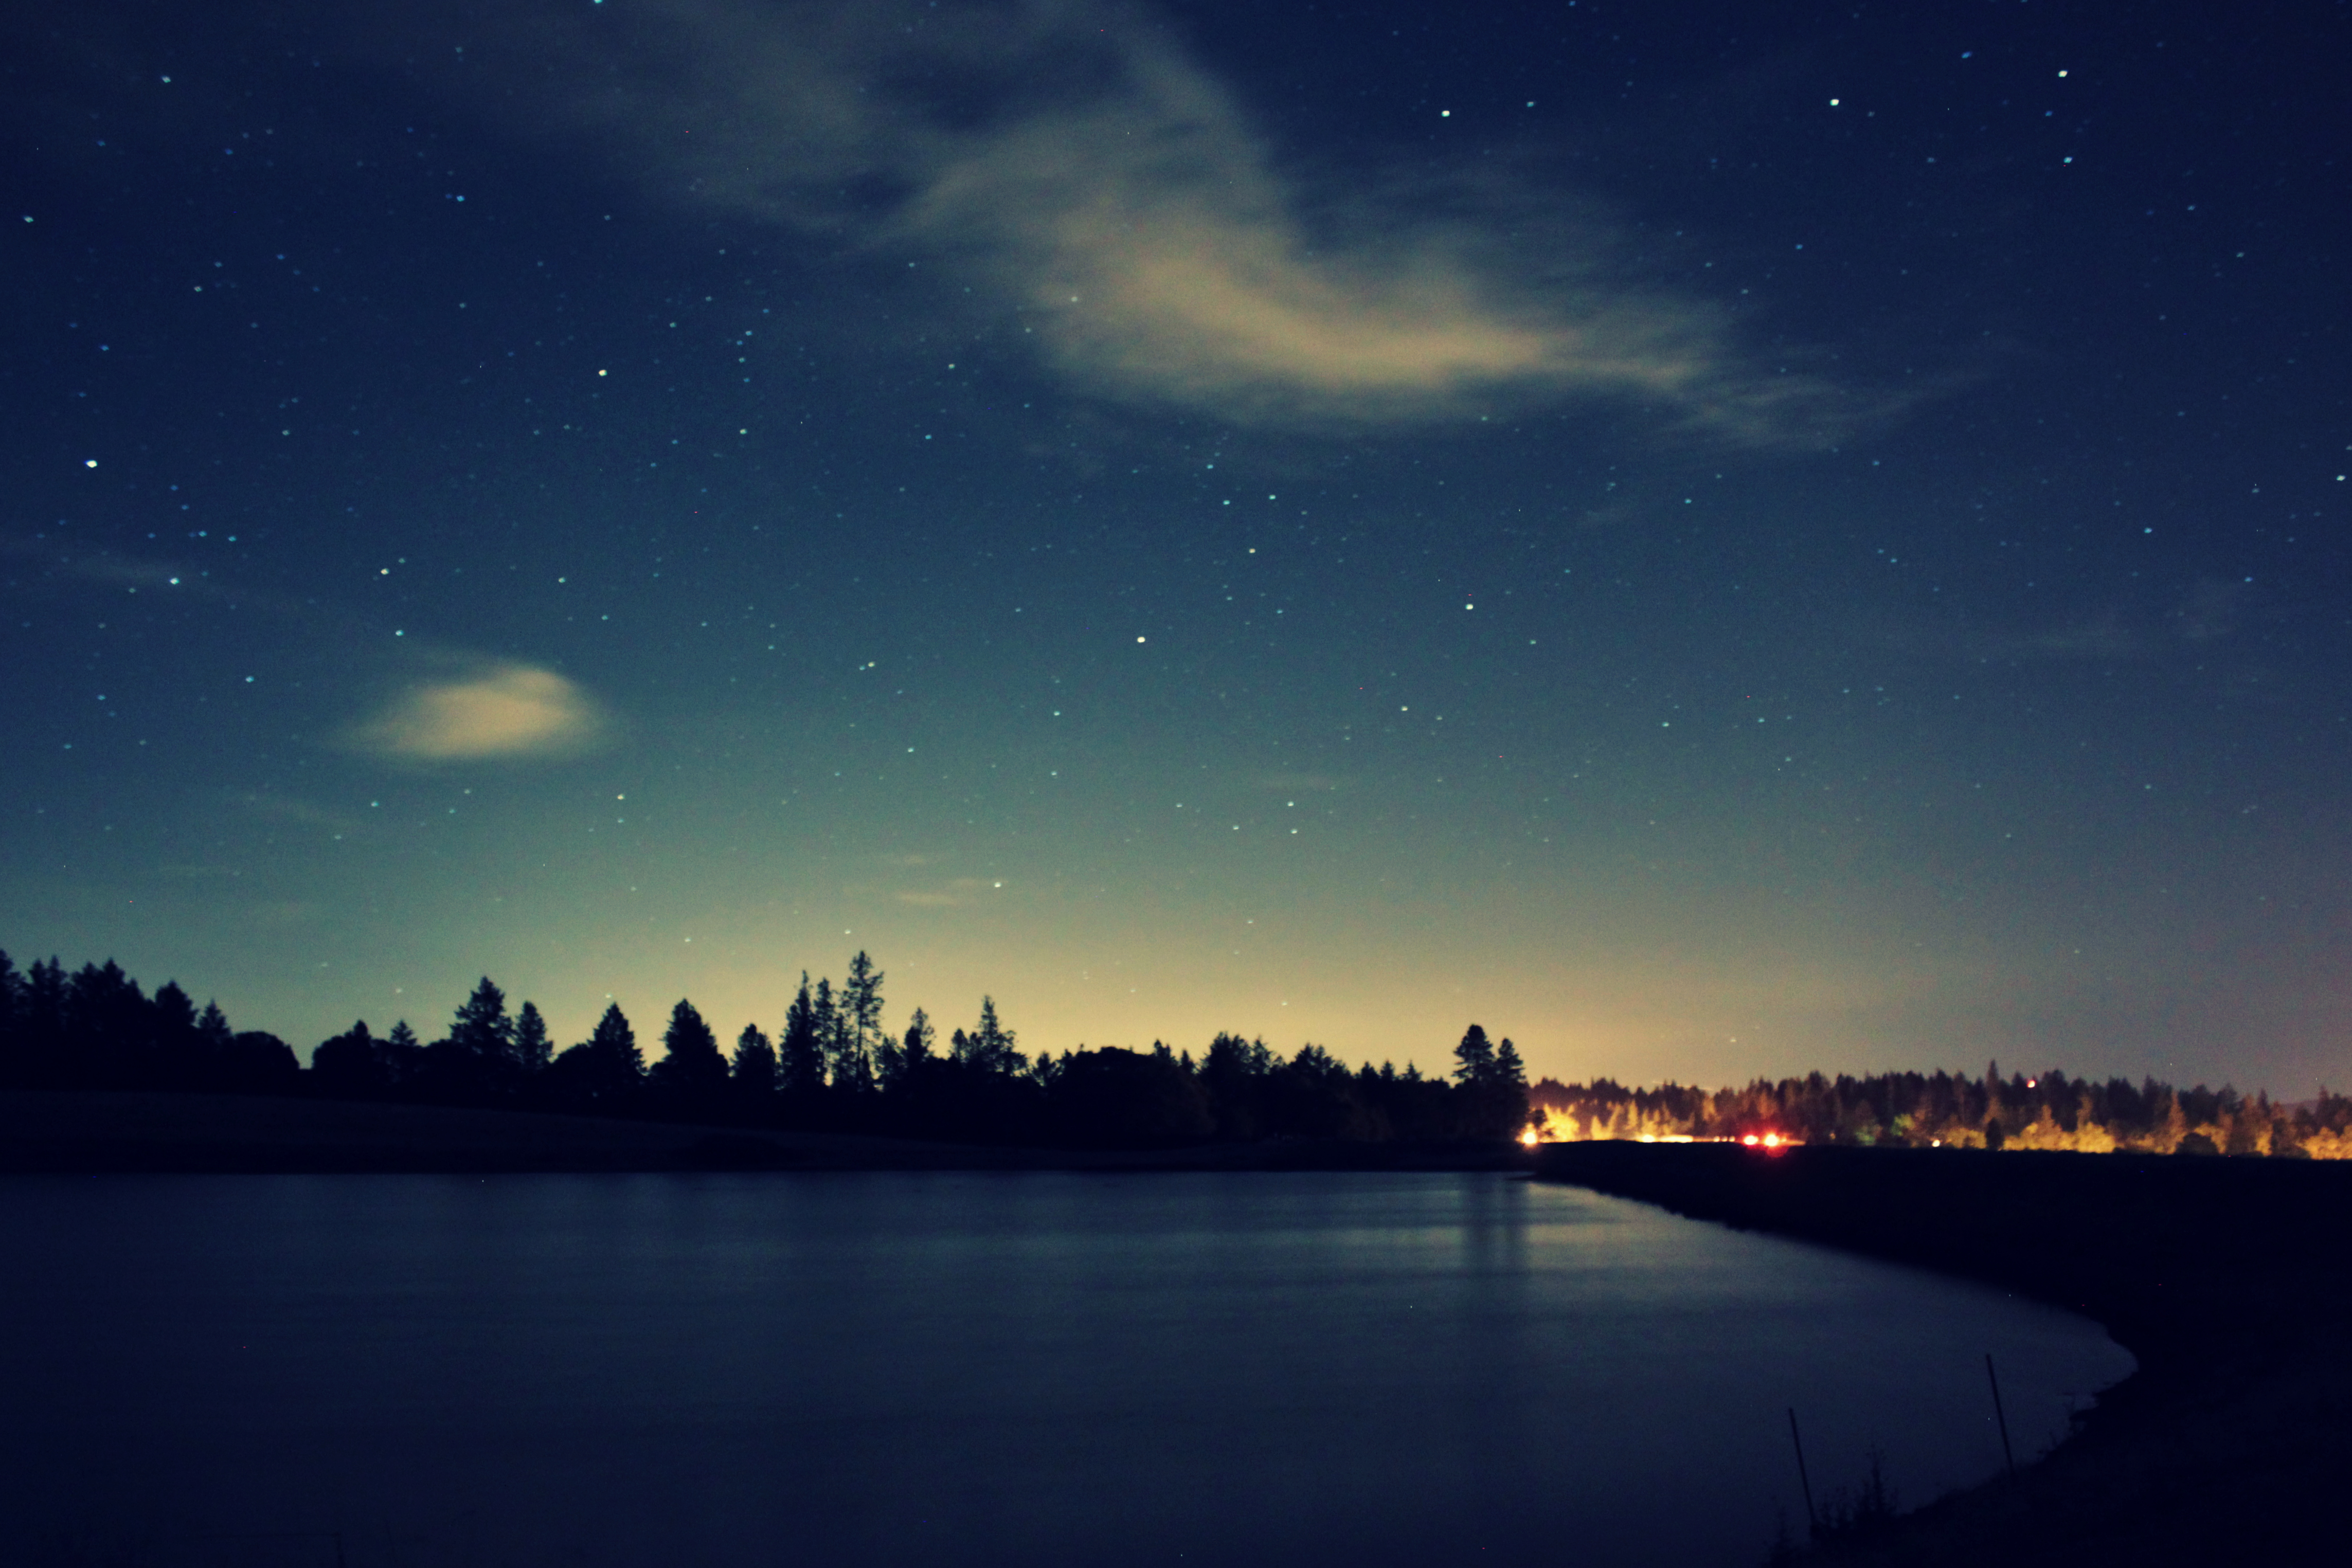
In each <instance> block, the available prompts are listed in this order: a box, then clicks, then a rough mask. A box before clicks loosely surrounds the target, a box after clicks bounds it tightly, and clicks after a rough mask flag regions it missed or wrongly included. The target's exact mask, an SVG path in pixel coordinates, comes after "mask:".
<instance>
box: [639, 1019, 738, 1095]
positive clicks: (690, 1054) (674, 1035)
mask: <svg viewBox="0 0 2352 1568" xmlns="http://www.w3.org/2000/svg"><path fill="white" fill-rule="evenodd" d="M662 1045H663V1047H664V1049H665V1051H666V1052H667V1054H665V1055H664V1056H663V1057H662V1059H661V1060H660V1061H656V1062H655V1063H654V1067H653V1078H654V1081H655V1082H657V1083H661V1084H664V1085H666V1086H667V1087H669V1088H672V1089H682V1090H686V1091H688V1092H691V1093H707V1092H709V1091H711V1090H714V1089H716V1088H718V1087H719V1085H721V1084H723V1083H725V1082H727V1059H726V1058H725V1057H723V1056H721V1055H719V1037H718V1036H717V1035H715V1034H713V1033H712V1032H711V1031H710V1026H709V1024H708V1023H706V1022H704V1021H703V1018H702V1015H701V1014H700V1013H699V1012H698V1011H696V1010H695V1006H694V1004H693V1003H692V1002H690V1001H688V1000H686V999H685V998H679V999H678V1004H677V1006H676V1007H675V1008H672V1009H670V1014H669V1027H668V1028H667V1029H666V1030H663V1031H662Z"/></svg>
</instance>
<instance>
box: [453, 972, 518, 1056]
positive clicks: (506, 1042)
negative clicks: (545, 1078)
mask: <svg viewBox="0 0 2352 1568" xmlns="http://www.w3.org/2000/svg"><path fill="white" fill-rule="evenodd" d="M449 1040H450V1043H451V1044H453V1045H455V1046H457V1048H458V1050H459V1051H462V1052H464V1053H465V1054H466V1055H467V1056H468V1057H471V1058H473V1059H474V1060H475V1061H480V1062H486V1063H497V1064H499V1065H501V1066H503V1065H507V1064H509V1063H512V1062H514V1061H515V1060H516V1058H515V1026H514V1020H513V1019H509V1018H508V1017H507V997H506V993H505V992H504V991H501V990H499V988H498V987H496V986H494V985H492V984H491V983H490V977H488V975H484V976H483V977H482V983H481V984H480V985H478V986H476V987H475V988H474V994H473V995H472V996H470V997H468V998H466V1005H465V1006H463V1007H461V1008H459V1009H457V1021H456V1022H455V1023H454V1024H452V1025H451V1026H450V1029H449Z"/></svg>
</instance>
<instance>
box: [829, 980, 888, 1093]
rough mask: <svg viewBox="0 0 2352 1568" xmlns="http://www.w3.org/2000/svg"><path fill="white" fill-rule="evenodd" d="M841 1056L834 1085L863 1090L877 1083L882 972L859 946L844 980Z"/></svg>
mask: <svg viewBox="0 0 2352 1568" xmlns="http://www.w3.org/2000/svg"><path fill="white" fill-rule="evenodd" d="M839 1008H840V1015H841V1016H840V1039H841V1045H840V1056H839V1058H838V1060H837V1061H835V1064H834V1069H833V1082H834V1086H835V1088H846V1089H848V1090H849V1091H851V1092H853V1093H862V1092H866V1091H867V1090H870V1089H872V1088H873V1087H874V1085H875V1069H876V1067H877V1063H876V1061H875V1059H874V1049H875V1047H876V1046H877V1045H879V1044H881V1043H882V1041H883V1039H884V1036H883V1033H882V971H881V970H879V969H877V968H876V967H874V960H873V959H871V958H869V957H867V956H866V952H865V950H864V949H863V948H860V949H859V950H858V952H857V955H856V956H855V957H853V958H851V959H850V960H849V977H848V978H847V979H845V980H844V981H842V983H841V998H840V1002H839Z"/></svg>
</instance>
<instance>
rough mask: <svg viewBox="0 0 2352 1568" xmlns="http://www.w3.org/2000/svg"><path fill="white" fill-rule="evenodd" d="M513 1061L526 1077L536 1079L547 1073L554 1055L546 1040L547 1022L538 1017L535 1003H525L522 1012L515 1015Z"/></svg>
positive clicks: (551, 1043) (552, 1045)
mask: <svg viewBox="0 0 2352 1568" xmlns="http://www.w3.org/2000/svg"><path fill="white" fill-rule="evenodd" d="M514 1051H515V1061H517V1062H518V1063H520V1066H521V1068H522V1071H523V1072H524V1074H525V1076H527V1077H532V1078H536V1077H538V1076H539V1075H540V1074H541V1073H542V1072H544V1071H547V1064H548V1063H549V1061H552V1060H553V1058H554V1054H555V1047H554V1043H553V1042H552V1041H551V1040H549V1039H548V1038H547V1020H546V1019H543V1018H541V1017H540V1015H539V1008H538V1005H537V1004H536V1003H532V1002H525V1003H523V1005H522V1011H520V1012H519V1013H517V1014H516V1015H515V1030H514Z"/></svg>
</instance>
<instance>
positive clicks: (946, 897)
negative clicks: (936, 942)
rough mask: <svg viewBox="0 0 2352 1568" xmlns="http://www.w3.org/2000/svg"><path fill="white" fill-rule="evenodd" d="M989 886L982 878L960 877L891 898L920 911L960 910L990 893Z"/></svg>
mask: <svg viewBox="0 0 2352 1568" xmlns="http://www.w3.org/2000/svg"><path fill="white" fill-rule="evenodd" d="M989 885H990V884H989V883H987V882H985V881H983V880H982V878H980V877H976V876H960V877H957V878H955V879H954V880H953V881H951V882H948V883H941V884H940V885H938V886H936V887H921V888H908V889H906V890H904V891H902V892H898V893H894V894H891V897H893V898H894V899H896V900H897V901H898V903H900V904H912V905H914V906H915V907H916V908H918V909H960V908H961V907H962V906H963V905H965V904H971V903H972V902H974V901H975V900H977V899H978V898H979V897H980V895H981V894H982V893H985V892H987V891H988V889H989ZM997 885H1000V886H1001V885H1003V884H1002V883H999V884H997Z"/></svg>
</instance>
